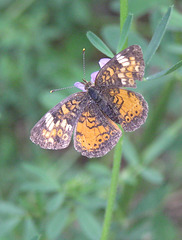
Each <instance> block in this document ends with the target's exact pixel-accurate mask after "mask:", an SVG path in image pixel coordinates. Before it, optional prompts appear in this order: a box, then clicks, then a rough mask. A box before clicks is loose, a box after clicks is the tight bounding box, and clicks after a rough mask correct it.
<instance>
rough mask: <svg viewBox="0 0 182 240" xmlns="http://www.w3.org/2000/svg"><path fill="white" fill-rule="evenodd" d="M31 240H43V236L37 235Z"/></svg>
mask: <svg viewBox="0 0 182 240" xmlns="http://www.w3.org/2000/svg"><path fill="white" fill-rule="evenodd" d="M31 240H41V236H40V235H38V236H37V235H36V236H34V237H33V238H31Z"/></svg>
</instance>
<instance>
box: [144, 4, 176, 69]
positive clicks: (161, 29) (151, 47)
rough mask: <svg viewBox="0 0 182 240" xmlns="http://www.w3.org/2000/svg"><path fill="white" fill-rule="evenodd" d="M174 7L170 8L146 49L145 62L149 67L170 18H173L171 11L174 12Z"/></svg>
mask: <svg viewBox="0 0 182 240" xmlns="http://www.w3.org/2000/svg"><path fill="white" fill-rule="evenodd" d="M172 8H173V7H169V9H168V11H167V13H166V14H165V15H164V16H163V18H162V20H161V22H160V23H159V25H158V26H157V28H156V30H155V32H154V35H153V37H152V39H151V41H150V43H149V45H148V47H147V49H146V52H145V54H144V60H145V64H146V65H147V64H148V63H149V62H150V60H151V59H152V57H153V55H154V54H155V52H156V50H157V48H158V47H159V44H160V42H161V40H162V38H163V35H164V33H165V31H166V28H167V25H168V22H169V18H170V16H171V11H172Z"/></svg>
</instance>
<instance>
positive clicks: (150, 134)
mask: <svg viewBox="0 0 182 240" xmlns="http://www.w3.org/2000/svg"><path fill="white" fill-rule="evenodd" d="M175 83H176V81H175V80H173V79H172V80H171V81H170V82H167V83H166V84H165V86H164V87H163V88H162V90H161V92H160V94H159V98H158V99H157V106H156V107H155V109H154V110H153V112H152V113H151V118H150V119H149V122H148V125H147V128H146V130H145V132H144V134H143V139H142V142H143V146H144V147H145V146H147V145H149V144H150V143H151V142H152V141H153V139H154V138H155V137H156V135H157V132H158V129H159V127H160V126H161V124H162V120H163V119H164V117H165V114H166V111H167V108H168V102H169V99H170V97H171V95H172V94H173V89H174V87H175Z"/></svg>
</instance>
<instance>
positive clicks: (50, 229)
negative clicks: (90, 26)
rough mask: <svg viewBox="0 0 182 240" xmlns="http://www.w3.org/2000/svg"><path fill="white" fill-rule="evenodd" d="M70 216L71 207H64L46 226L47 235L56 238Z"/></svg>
mask: <svg viewBox="0 0 182 240" xmlns="http://www.w3.org/2000/svg"><path fill="white" fill-rule="evenodd" d="M68 216H69V209H68V208H64V209H61V210H60V211H58V212H57V213H56V214H54V215H53V217H51V218H50V219H49V220H48V222H47V226H46V235H47V238H48V239H56V238H57V237H59V236H60V234H61V232H62V231H63V229H64V227H65V225H66V222H67V219H68Z"/></svg>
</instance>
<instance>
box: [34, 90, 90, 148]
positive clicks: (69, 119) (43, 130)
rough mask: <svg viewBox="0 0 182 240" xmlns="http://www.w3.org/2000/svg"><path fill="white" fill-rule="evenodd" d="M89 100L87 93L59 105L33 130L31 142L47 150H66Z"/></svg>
mask: <svg viewBox="0 0 182 240" xmlns="http://www.w3.org/2000/svg"><path fill="white" fill-rule="evenodd" d="M87 99H88V96H87V93H85V92H79V93H75V94H72V95H70V96H69V97H67V98H66V99H64V100H63V101H62V102H60V103H58V104H57V105H56V106H55V107H53V108H52V109H51V110H50V111H49V112H47V113H46V114H45V115H44V116H43V117H42V118H41V119H40V120H39V121H38V122H37V124H36V125H35V126H34V127H33V128H32V130H31V136H30V139H31V141H32V142H33V143H35V144H38V145H40V147H41V148H45V149H55V150H56V149H63V148H66V147H67V146H68V145H69V144H70V141H71V136H72V133H73V129H74V126H75V124H76V121H77V119H78V118H79V116H80V114H81V112H82V108H84V107H85V105H86V103H87Z"/></svg>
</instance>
